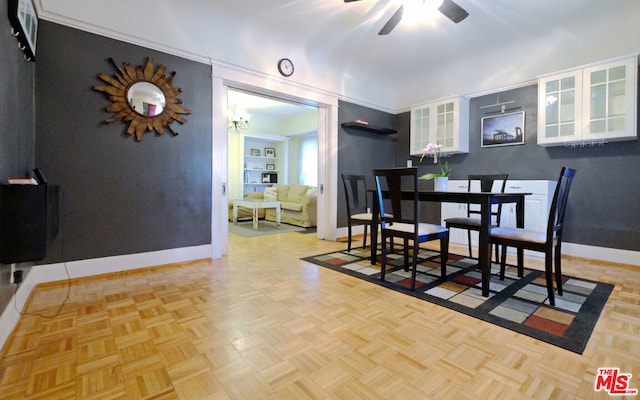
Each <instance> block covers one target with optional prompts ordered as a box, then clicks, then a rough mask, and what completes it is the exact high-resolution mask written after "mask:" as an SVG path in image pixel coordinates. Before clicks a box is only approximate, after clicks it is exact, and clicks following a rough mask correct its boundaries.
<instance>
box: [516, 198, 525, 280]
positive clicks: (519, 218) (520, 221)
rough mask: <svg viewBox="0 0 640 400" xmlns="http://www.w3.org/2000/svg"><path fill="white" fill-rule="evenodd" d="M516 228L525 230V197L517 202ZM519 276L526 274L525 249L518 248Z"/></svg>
mask: <svg viewBox="0 0 640 400" xmlns="http://www.w3.org/2000/svg"><path fill="white" fill-rule="evenodd" d="M516 227H517V228H524V196H522V197H521V198H519V199H518V201H516ZM517 253H518V276H519V277H521V278H522V275H523V274H524V273H523V272H524V249H523V248H522V247H518V249H517Z"/></svg>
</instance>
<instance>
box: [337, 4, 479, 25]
mask: <svg viewBox="0 0 640 400" xmlns="http://www.w3.org/2000/svg"><path fill="white" fill-rule="evenodd" d="M345 1H346V0H345ZM438 10H440V12H441V13H442V14H444V15H445V17H447V18H449V19H450V20H451V21H453V22H455V23H456V24H457V23H458V22H460V21H462V20H463V19H465V18H467V17H468V16H469V13H468V12H467V10H465V9H464V8H462V7H460V6H459V5H458V4H457V3H456V2H454V1H453V0H444V1H443V2H442V4H441V5H440V7H438Z"/></svg>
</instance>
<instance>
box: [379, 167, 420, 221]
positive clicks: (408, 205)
mask: <svg viewBox="0 0 640 400" xmlns="http://www.w3.org/2000/svg"><path fill="white" fill-rule="evenodd" d="M373 175H374V176H375V180H376V190H377V192H378V202H379V204H380V215H381V216H383V217H381V228H382V229H386V228H387V224H392V223H394V222H398V223H406V224H414V225H416V226H417V221H418V208H419V206H418V201H419V200H418V169H417V168H388V169H374V170H373ZM403 190H404V191H405V192H409V193H412V195H410V198H406V197H405V198H404V199H403V198H402V191H403ZM383 192H388V199H387V201H385V199H384V198H383ZM416 229H417V228H416Z"/></svg>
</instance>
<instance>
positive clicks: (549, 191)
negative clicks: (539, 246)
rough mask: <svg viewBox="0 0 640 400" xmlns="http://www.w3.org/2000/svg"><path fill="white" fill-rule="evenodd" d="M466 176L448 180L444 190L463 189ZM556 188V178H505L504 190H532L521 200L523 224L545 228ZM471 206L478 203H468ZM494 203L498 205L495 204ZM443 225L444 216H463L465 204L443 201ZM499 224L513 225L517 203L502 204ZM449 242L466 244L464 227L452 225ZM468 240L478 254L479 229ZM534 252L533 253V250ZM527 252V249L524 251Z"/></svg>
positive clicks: (464, 189)
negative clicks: (549, 179)
mask: <svg viewBox="0 0 640 400" xmlns="http://www.w3.org/2000/svg"><path fill="white" fill-rule="evenodd" d="M467 185H468V181H467V180H449V183H448V187H447V190H448V191H450V192H466V191H468V189H467ZM555 188H556V182H555V181H539V180H508V181H507V185H506V187H505V192H511V193H515V192H525V193H532V194H531V195H528V196H525V200H524V203H525V204H524V227H525V228H526V229H531V230H536V231H540V232H544V231H545V230H546V227H547V219H548V218H549V209H550V208H551V200H552V199H553V191H554V190H555ZM471 191H480V187H479V185H478V187H474V186H472V187H471ZM493 191H495V192H499V191H500V183H499V182H494V187H493ZM471 207H479V206H477V205H471ZM494 207H497V205H496V206H494ZM440 212H441V218H442V221H441V223H442V226H445V222H444V220H445V219H446V218H451V217H466V216H467V205H466V204H457V203H442V206H441V211H440ZM500 225H501V226H513V227H515V226H516V205H515V204H504V205H503V206H502V218H501V222H500ZM449 235H450V237H449V241H450V243H454V244H459V245H463V246H465V247H466V246H467V231H466V230H463V229H455V228H452V229H451V232H450V234H449ZM471 243H472V245H473V246H474V256H475V257H477V256H478V254H477V245H478V233H477V232H473V231H472V232H471ZM532 254H535V253H532ZM527 255H529V253H527Z"/></svg>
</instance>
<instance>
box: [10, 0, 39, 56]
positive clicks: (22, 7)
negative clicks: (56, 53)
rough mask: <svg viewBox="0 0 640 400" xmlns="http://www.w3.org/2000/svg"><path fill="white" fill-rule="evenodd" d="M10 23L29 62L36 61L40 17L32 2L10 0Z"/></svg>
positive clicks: (27, 0)
mask: <svg viewBox="0 0 640 400" xmlns="http://www.w3.org/2000/svg"><path fill="white" fill-rule="evenodd" d="M9 22H11V27H12V33H13V35H14V36H15V37H16V38H17V39H18V43H19V44H20V49H21V50H22V51H24V58H25V60H27V61H35V60H36V41H37V39H38V16H37V15H36V10H35V9H34V8H33V3H32V2H31V0H9Z"/></svg>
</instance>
